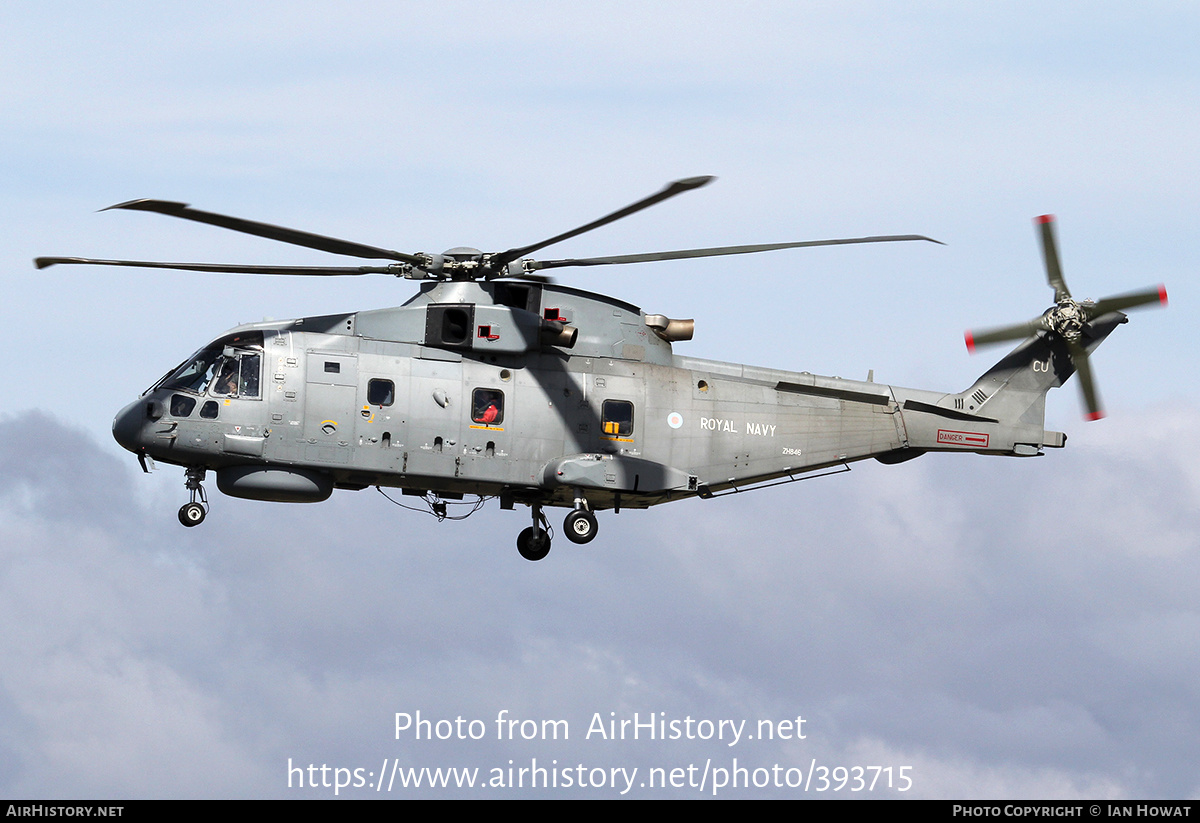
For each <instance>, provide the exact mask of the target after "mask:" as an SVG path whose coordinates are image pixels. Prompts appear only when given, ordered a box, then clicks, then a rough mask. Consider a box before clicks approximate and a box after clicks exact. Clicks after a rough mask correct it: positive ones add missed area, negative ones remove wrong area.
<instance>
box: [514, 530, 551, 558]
mask: <svg viewBox="0 0 1200 823" xmlns="http://www.w3.org/2000/svg"><path fill="white" fill-rule="evenodd" d="M517 551H519V552H520V553H521V557H524V558H525V559H526V560H541V559H542V558H543V557H545V556H546V555H548V554H550V535H548V534H546V532H544V531H542V530H541V529H534V528H533V526H530V527H529V528H527V529H525V530H524V531H523V532H521V533H520V534H519V535H517Z"/></svg>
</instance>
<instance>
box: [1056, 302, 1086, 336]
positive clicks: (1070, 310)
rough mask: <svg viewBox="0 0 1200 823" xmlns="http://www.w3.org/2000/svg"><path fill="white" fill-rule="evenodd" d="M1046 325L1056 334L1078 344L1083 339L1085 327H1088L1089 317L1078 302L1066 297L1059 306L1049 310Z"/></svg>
mask: <svg viewBox="0 0 1200 823" xmlns="http://www.w3.org/2000/svg"><path fill="white" fill-rule="evenodd" d="M1045 316H1046V325H1047V326H1048V327H1049V328H1050V330H1051V331H1053V332H1054V333H1055V334H1058V335H1060V336H1061V337H1062V338H1063V339H1065V340H1068V341H1070V342H1076V341H1078V340H1079V339H1080V338H1082V337H1083V327H1084V326H1085V325H1087V322H1088V315H1087V312H1086V311H1084V309H1083V306H1081V305H1080V304H1079V303H1078V302H1077V301H1075V300H1072V299H1071V298H1070V297H1064V298H1063V299H1062V300H1059V301H1058V305H1056V306H1054V307H1053V308H1051V309H1049V310H1047V312H1046V315H1045Z"/></svg>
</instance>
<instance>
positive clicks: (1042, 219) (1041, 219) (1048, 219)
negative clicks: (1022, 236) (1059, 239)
mask: <svg viewBox="0 0 1200 823" xmlns="http://www.w3.org/2000/svg"><path fill="white" fill-rule="evenodd" d="M1033 222H1035V223H1053V222H1054V215H1053V214H1043V215H1039V216H1038V217H1035V218H1033Z"/></svg>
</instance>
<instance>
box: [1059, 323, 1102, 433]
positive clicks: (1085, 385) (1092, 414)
mask: <svg viewBox="0 0 1200 823" xmlns="http://www.w3.org/2000/svg"><path fill="white" fill-rule="evenodd" d="M1067 351H1069V352H1070V353H1071V362H1072V363H1074V364H1075V371H1076V373H1077V374H1078V375H1079V389H1080V391H1082V392H1083V405H1084V407H1085V408H1086V409H1087V414H1086V415H1084V416H1085V417H1086V418H1087V419H1088V420H1099V419H1100V418H1102V417H1104V410H1103V409H1101V408H1100V398H1099V397H1098V396H1097V394H1096V384H1095V381H1093V380H1092V367H1091V365H1090V364H1089V363H1088V353H1087V349H1085V348H1084V347H1083V345H1082V344H1080V343H1079V341H1077V340H1076V341H1070V340H1068V341H1067Z"/></svg>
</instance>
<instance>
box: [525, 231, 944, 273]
mask: <svg viewBox="0 0 1200 823" xmlns="http://www.w3.org/2000/svg"><path fill="white" fill-rule="evenodd" d="M904 240H928V241H929V242H930V243H938V244H939V245H943V246H944V245H945V243H942V241H940V240H934V239H933V238H932V237H925V236H924V235H921V234H895V235H886V236H879V237H847V238H841V239H837V240H802V241H800V242H799V243H767V244H765V245H759V246H717V247H714V248H710V249H680V250H678V251H656V252H649V253H647V254H620V255H616V256H612V257H585V258H579V259H574V260H531V261H529V267H530V268H532V269H557V268H562V267H564V266H609V265H619V264H622V263H648V262H651V261H654V260H684V259H687V258H692V257H720V256H722V255H726V254H754V253H756V252H760V251H776V250H777V249H799V248H805V247H808V246H844V245H849V244H851V243H891V242H895V241H904Z"/></svg>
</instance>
